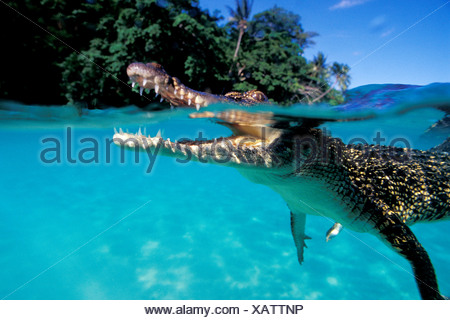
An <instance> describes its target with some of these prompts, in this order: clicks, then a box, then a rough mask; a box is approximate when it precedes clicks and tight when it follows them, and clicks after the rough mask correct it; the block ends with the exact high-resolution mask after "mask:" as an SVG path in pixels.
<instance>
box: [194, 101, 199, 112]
mask: <svg viewBox="0 0 450 320" xmlns="http://www.w3.org/2000/svg"><path fill="white" fill-rule="evenodd" d="M195 109H197V111H198V110H200V104H198V103H197V104H196V105H195Z"/></svg>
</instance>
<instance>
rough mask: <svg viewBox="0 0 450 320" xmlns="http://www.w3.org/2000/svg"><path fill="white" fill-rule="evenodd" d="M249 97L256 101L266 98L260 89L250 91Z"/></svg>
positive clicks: (265, 99) (263, 100) (262, 100)
mask: <svg viewBox="0 0 450 320" xmlns="http://www.w3.org/2000/svg"><path fill="white" fill-rule="evenodd" d="M251 98H252V100H254V101H256V102H265V101H267V100H268V99H267V96H266V95H265V94H264V93H263V92H262V91H258V90H252V91H251Z"/></svg>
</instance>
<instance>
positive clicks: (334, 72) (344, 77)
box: [312, 62, 350, 103]
mask: <svg viewBox="0 0 450 320" xmlns="http://www.w3.org/2000/svg"><path fill="white" fill-rule="evenodd" d="M349 71H350V67H349V66H348V65H346V64H342V63H337V62H335V63H333V65H332V66H331V68H330V74H331V76H334V77H336V80H335V81H334V83H333V84H332V85H331V86H330V87H329V88H328V90H327V91H325V92H324V93H322V94H321V95H320V96H318V97H317V98H315V99H314V100H313V101H312V103H314V102H316V101H319V100H320V99H322V98H323V97H325V96H326V95H327V94H328V93H329V92H330V91H331V90H332V89H333V88H334V86H335V85H336V84H338V85H339V87H340V88H341V90H342V91H345V90H347V87H348V85H349V84H350V75H349V74H348V72H349Z"/></svg>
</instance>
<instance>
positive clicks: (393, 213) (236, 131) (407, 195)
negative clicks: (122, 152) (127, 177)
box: [114, 63, 450, 299]
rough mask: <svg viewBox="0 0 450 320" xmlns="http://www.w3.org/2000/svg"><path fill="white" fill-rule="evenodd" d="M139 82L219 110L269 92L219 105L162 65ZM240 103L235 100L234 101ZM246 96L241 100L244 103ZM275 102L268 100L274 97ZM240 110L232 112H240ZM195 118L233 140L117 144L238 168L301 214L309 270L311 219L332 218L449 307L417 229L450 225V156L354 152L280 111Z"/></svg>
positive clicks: (121, 138) (127, 137) (128, 137)
mask: <svg viewBox="0 0 450 320" xmlns="http://www.w3.org/2000/svg"><path fill="white" fill-rule="evenodd" d="M127 72H128V75H129V76H130V79H131V81H132V82H137V83H138V84H139V86H141V87H145V88H147V89H152V88H155V89H156V91H157V92H159V93H160V94H161V96H162V97H163V98H164V99H167V100H169V101H170V102H171V103H172V104H175V105H180V106H189V105H192V103H193V102H194V104H195V105H196V107H197V108H201V107H205V106H207V105H208V104H211V103H214V102H230V103H236V102H238V103H239V102H240V103H245V104H253V103H258V102H261V101H266V100H267V99H260V98H261V97H262V93H261V94H260V93H259V92H255V91H254V92H252V93H250V94H238V93H232V94H231V95H225V96H218V95H212V94H206V93H201V92H198V91H194V90H192V89H189V88H186V87H185V86H183V85H182V84H181V83H180V82H179V81H178V80H177V79H176V78H172V77H170V76H169V75H167V74H166V73H165V71H164V70H163V69H162V67H160V66H159V65H157V64H146V65H144V64H138V63H134V64H131V65H130V66H129V67H128V69H127ZM230 96H233V99H231V98H230ZM236 97H237V98H236ZM264 97H265V96H264ZM231 107H232V106H231ZM231 107H230V109H229V110H227V111H223V112H218V113H213V112H203V113H193V114H191V118H199V117H207V118H211V119H214V120H216V121H217V122H218V123H220V124H223V125H225V126H227V127H228V128H230V129H231V130H232V131H233V136H231V137H229V138H219V139H214V140H207V141H176V142H171V141H170V140H168V139H167V140H164V139H163V138H161V137H153V138H152V137H145V136H143V135H141V134H140V133H139V134H128V133H123V132H122V131H121V132H120V133H116V134H115V135H114V141H115V143H116V144H118V145H120V146H123V147H126V148H130V149H134V148H136V149H139V150H141V151H146V152H155V150H158V151H159V153H160V154H163V155H165V156H172V157H181V158H185V157H190V158H191V160H196V161H201V162H209V163H216V164H221V165H226V166H231V167H234V168H236V169H238V170H239V172H240V173H241V174H243V175H244V176H245V177H246V178H248V179H249V180H250V181H252V182H255V183H260V184H265V185H267V186H269V187H270V188H272V189H273V190H274V191H276V192H278V193H279V194H280V195H281V196H282V197H283V198H284V199H285V201H286V202H287V204H288V206H289V208H290V210H291V219H292V220H291V221H292V222H291V226H292V232H293V236H294V240H295V243H296V246H297V251H298V257H299V262H300V263H301V262H302V261H303V247H304V240H305V239H307V238H308V237H307V236H306V235H305V233H304V225H305V214H315V215H322V216H325V217H327V218H329V219H331V220H333V221H336V224H335V225H334V226H333V227H332V228H331V229H330V230H329V231H328V233H327V239H328V238H331V237H332V236H334V235H335V234H337V233H338V232H339V231H340V230H341V228H342V226H343V227H345V228H349V229H352V230H354V231H357V232H369V233H372V234H374V235H375V236H377V237H379V238H380V239H381V240H382V241H383V242H384V243H386V244H387V245H388V246H389V247H391V248H392V249H393V250H395V251H396V252H398V253H399V254H400V255H402V256H403V257H405V258H406V259H407V260H408V261H409V262H410V264H411V266H412V269H413V271H414V276H415V278H416V282H417V285H418V288H419V291H420V294H421V296H422V298H423V299H442V298H443V297H442V296H441V294H440V292H439V288H438V284H437V280H436V275H435V272H434V268H433V265H432V263H431V261H430V259H429V257H428V254H427V252H426V251H425V249H424V248H423V247H422V246H421V244H420V243H419V241H418V240H417V238H416V237H415V235H414V234H413V233H412V231H411V230H410V229H409V226H410V225H412V224H414V223H416V222H423V221H437V220H442V219H448V218H449V217H450V156H449V155H448V154H446V153H440V152H431V151H420V150H409V149H399V148H391V147H385V146H361V145H358V146H354V145H346V144H344V143H343V142H342V141H341V140H340V139H336V138H332V137H329V136H327V135H326V134H324V132H322V131H321V130H319V129H316V128H314V127H315V126H317V125H318V124H320V123H321V122H322V121H321V120H317V119H297V120H298V121H297V122H298V123H296V124H294V125H292V124H291V125H288V124H287V123H284V122H283V120H280V119H279V118H275V117H274V115H273V114H272V113H270V112H267V113H249V112H246V111H242V110H233V109H232V108H231Z"/></svg>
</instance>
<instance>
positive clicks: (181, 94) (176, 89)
mask: <svg viewBox="0 0 450 320" xmlns="http://www.w3.org/2000/svg"><path fill="white" fill-rule="evenodd" d="M127 74H128V76H129V77H130V80H131V81H132V86H133V87H134V86H135V85H138V86H139V87H140V93H141V94H142V93H143V90H144V89H148V90H150V89H153V90H155V91H156V94H157V95H161V101H162V100H163V99H164V100H167V101H169V103H170V104H171V105H172V106H177V107H185V108H194V107H195V108H196V110H197V112H196V111H195V110H193V113H191V114H190V116H189V117H190V118H192V119H196V118H210V119H212V120H213V121H215V122H216V123H218V124H221V125H224V126H226V127H228V128H229V129H230V130H231V131H232V135H231V136H230V137H220V138H216V139H212V140H203V141H194V140H183V141H173V142H172V141H170V139H163V138H162V137H160V136H155V137H151V136H144V135H142V134H141V132H138V133H135V134H130V133H124V132H122V131H120V132H116V134H115V135H114V141H115V143H116V144H117V145H120V146H122V147H125V148H129V149H139V150H140V151H147V152H152V153H153V152H154V151H155V150H156V152H157V153H158V154H161V155H165V156H171V157H177V158H181V159H189V160H194V161H195V160H196V161H200V162H209V163H216V164H221V165H228V166H235V167H240V168H241V167H254V168H282V167H286V166H287V165H290V164H292V161H293V159H295V154H294V144H295V139H293V138H294V137H297V136H299V135H302V136H304V135H312V136H313V137H314V138H315V139H316V138H318V136H320V135H321V132H320V130H318V129H314V128H313V127H314V126H315V125H317V124H318V123H319V122H317V120H314V121H316V122H314V121H312V122H314V123H308V125H304V123H299V121H298V118H296V119H295V120H296V121H295V122H293V121H290V119H288V118H283V119H280V118H278V119H277V118H276V117H275V115H274V114H273V113H272V112H257V113H255V112H253V113H252V112H250V111H251V109H248V110H249V111H245V110H242V109H236V108H233V105H234V106H237V105H244V106H248V107H251V106H253V105H255V104H263V103H267V102H268V99H267V97H266V95H265V94H264V93H262V92H261V91H258V90H252V91H248V92H244V93H239V92H229V93H227V94H225V95H215V94H210V93H205V92H200V91H196V90H193V89H190V88H188V87H186V86H185V85H183V84H182V83H181V82H180V80H179V79H177V78H175V77H171V76H169V75H168V74H167V72H166V71H165V70H164V69H163V68H162V66H161V65H159V64H156V63H147V64H144V63H132V64H130V65H129V66H128V68H127ZM213 103H227V104H229V106H230V107H229V108H227V109H226V110H225V111H220V112H211V111H204V112H200V109H203V110H207V108H206V107H207V106H208V105H210V104H213ZM203 110H202V111H203ZM303 121H305V122H307V121H308V120H303ZM310 122H311V121H310ZM302 124H303V125H302ZM305 152H307V151H305Z"/></svg>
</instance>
